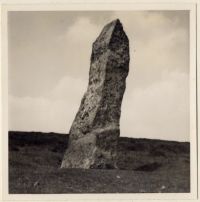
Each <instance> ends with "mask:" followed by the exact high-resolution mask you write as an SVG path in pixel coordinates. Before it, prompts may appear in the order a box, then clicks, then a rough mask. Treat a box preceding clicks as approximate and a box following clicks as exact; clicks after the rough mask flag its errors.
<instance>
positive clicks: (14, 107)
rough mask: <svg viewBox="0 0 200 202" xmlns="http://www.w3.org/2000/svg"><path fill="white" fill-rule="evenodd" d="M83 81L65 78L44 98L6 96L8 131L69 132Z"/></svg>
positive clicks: (84, 87)
mask: <svg viewBox="0 0 200 202" xmlns="http://www.w3.org/2000/svg"><path fill="white" fill-rule="evenodd" d="M86 84H87V83H86V82H85V81H82V80H80V79H74V78H70V77H64V78H63V79H62V80H60V81H59V82H58V84H57V86H56V87H55V88H54V89H52V90H51V91H50V92H49V94H48V95H46V96H45V97H28V96H27V97H17V96H13V95H10V96H9V128H10V129H12V130H21V131H32V130H33V131H45V132H61V133H68V131H69V129H70V127H71V124H72V122H73V119H74V117H75V115H76V113H77V111H78V108H79V105H80V102H81V98H82V96H83V94H84V91H85V90H86Z"/></svg>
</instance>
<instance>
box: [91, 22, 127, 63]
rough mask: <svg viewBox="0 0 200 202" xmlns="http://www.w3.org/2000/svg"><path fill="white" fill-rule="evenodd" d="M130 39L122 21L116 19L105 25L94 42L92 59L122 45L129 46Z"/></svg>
mask: <svg viewBox="0 0 200 202" xmlns="http://www.w3.org/2000/svg"><path fill="white" fill-rule="evenodd" d="M128 44H129V40H128V37H127V35H126V33H125V32H124V30H123V26H122V23H121V22H120V20H119V19H115V20H113V21H111V22H110V23H108V24H107V25H105V26H104V28H103V30H102V31H101V33H100V35H99V36H98V37H97V39H96V41H95V42H94V43H93V52H92V55H91V60H92V61H94V60H95V59H97V58H98V57H99V56H100V55H102V54H103V53H106V51H107V50H117V49H119V48H120V47H122V46H123V47H128V46H129V45H128Z"/></svg>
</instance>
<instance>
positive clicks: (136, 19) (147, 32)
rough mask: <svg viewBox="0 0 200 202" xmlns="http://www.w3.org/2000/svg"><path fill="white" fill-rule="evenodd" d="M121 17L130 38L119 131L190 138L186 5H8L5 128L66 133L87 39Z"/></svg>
mask: <svg viewBox="0 0 200 202" xmlns="http://www.w3.org/2000/svg"><path fill="white" fill-rule="evenodd" d="M116 18H119V19H120V21H121V22H122V24H123V26H124V30H125V32H126V33H127V35H128V37H129V41H130V59H131V61H130V67H129V68H130V72H129V75H128V77H127V88H126V91H125V95H124V98H123V102H122V114H121V120H120V129H121V136H129V137H136V138H155V139H166V140H178V141H189V12H188V11H151V12H150V11H124V12H122V11H116V12H114V11H112V12H109V11H108V12H102V11H96V12H70V11H65V12H63V11H57V12H56V11H54V12H49V11H45V12H25V11H21V12H14V11H12V12H9V14H8V39H9V130H21V131H43V132H60V133H68V131H69V129H70V126H71V124H72V121H73V119H74V117H75V114H76V112H77V111H78V108H79V105H80V101H81V99H82V96H83V93H84V92H85V91H86V88H87V83H88V76H89V75H88V74H89V66H90V55H91V51H92V42H94V40H95V39H96V37H97V36H98V35H99V33H100V31H101V30H102V28H103V26H104V25H105V24H107V23H108V22H110V21H112V20H114V19H116Z"/></svg>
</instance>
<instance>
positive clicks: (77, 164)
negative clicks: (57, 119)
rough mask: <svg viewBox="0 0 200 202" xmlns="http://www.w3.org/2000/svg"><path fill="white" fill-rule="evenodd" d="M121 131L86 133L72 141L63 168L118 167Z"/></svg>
mask: <svg viewBox="0 0 200 202" xmlns="http://www.w3.org/2000/svg"><path fill="white" fill-rule="evenodd" d="M118 138H119V131H118V130H115V131H101V132H100V133H96V132H94V133H90V134H86V135H85V136H83V137H82V138H79V139H78V140H73V141H71V142H70V146H69V148H68V149H67V150H66V153H65V155H64V158H63V161H62V165H61V168H83V169H116V168H117V166H116V158H117V144H118Z"/></svg>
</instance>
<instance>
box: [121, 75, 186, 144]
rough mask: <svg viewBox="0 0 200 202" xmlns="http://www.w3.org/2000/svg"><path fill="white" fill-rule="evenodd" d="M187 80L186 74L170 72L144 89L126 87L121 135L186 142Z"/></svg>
mask: <svg viewBox="0 0 200 202" xmlns="http://www.w3.org/2000/svg"><path fill="white" fill-rule="evenodd" d="M188 82H189V78H188V75H187V74H185V73H180V72H173V73H171V74H170V75H169V76H167V77H166V76H164V78H163V80H162V81H161V82H160V83H156V84H153V85H150V86H148V87H147V88H137V89H135V91H131V92H130V91H129V89H127V92H126V94H125V96H124V100H123V104H122V117H121V134H122V136H129V137H138V138H141V137H144V138H155V139H170V140H178V141H189V89H188V88H189V85H188Z"/></svg>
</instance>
